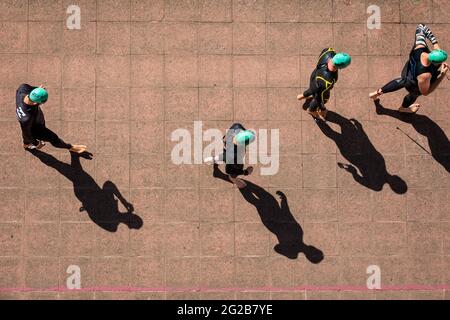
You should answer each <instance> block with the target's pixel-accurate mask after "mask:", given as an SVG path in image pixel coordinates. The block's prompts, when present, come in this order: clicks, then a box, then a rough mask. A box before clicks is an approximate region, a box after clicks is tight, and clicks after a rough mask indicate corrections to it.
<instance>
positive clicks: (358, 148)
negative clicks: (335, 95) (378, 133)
mask: <svg viewBox="0 0 450 320" xmlns="http://www.w3.org/2000/svg"><path fill="white" fill-rule="evenodd" d="M327 120H328V121H330V122H332V123H336V124H337V125H339V126H340V127H341V133H339V132H336V131H334V130H333V129H332V128H331V127H330V126H329V125H328V124H327V123H326V122H324V121H316V123H317V125H318V126H319V128H320V130H321V131H322V132H323V133H324V134H325V135H326V136H327V137H328V138H330V139H332V140H333V141H334V142H335V143H336V145H337V147H338V148H339V151H340V152H341V154H342V156H343V157H344V158H345V159H346V160H347V161H348V162H350V164H343V163H338V166H339V167H340V168H342V169H345V170H346V171H348V172H350V173H351V174H352V176H353V179H355V181H357V182H358V183H359V184H361V185H363V186H364V187H366V188H369V189H372V190H374V191H381V190H382V189H383V186H384V185H385V184H386V183H387V184H388V185H389V186H390V187H391V189H392V190H393V191H394V192H395V193H398V194H404V193H406V191H407V190H408V186H407V185H406V182H405V181H404V180H403V179H401V178H400V177H399V176H397V175H391V174H390V173H389V172H388V171H387V169H386V161H385V160H384V157H383V156H382V155H381V153H380V152H378V150H377V149H376V148H375V146H374V145H373V144H372V142H371V141H370V139H369V137H368V136H367V134H366V132H364V129H363V127H362V125H361V123H359V122H358V121H357V120H355V119H350V120H349V119H347V118H344V117H343V116H341V115H339V114H337V113H335V112H333V111H329V112H328V115H327ZM358 170H359V172H360V174H359V173H358Z"/></svg>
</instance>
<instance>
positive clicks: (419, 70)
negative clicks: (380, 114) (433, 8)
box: [370, 24, 448, 113]
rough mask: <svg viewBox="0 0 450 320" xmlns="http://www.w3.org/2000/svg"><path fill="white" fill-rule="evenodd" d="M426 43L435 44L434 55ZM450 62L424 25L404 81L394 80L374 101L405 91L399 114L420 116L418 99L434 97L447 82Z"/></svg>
mask: <svg viewBox="0 0 450 320" xmlns="http://www.w3.org/2000/svg"><path fill="white" fill-rule="evenodd" d="M426 39H428V40H429V41H431V43H432V44H433V51H430V49H429V48H428V45H427V42H426ZM446 59H447V53H446V52H445V51H443V50H441V49H440V47H439V44H438V41H437V39H436V37H435V36H434V34H433V33H432V32H431V30H430V29H429V28H428V27H427V26H426V25H424V24H419V25H417V27H416V35H415V41H414V46H413V48H412V50H411V52H410V54H409V60H408V62H407V63H406V64H405V66H404V67H403V70H402V75H401V78H397V79H394V80H392V81H390V82H389V83H387V84H386V85H385V86H383V87H382V88H380V89H378V90H377V91H375V92H372V93H371V94H370V98H372V99H373V100H375V101H376V100H378V99H379V97H380V96H381V95H382V94H384V93H389V92H394V91H397V90H400V89H402V88H405V89H406V90H408V92H409V93H408V95H406V96H405V98H404V99H403V103H402V106H401V107H400V108H399V109H398V111H400V112H405V113H416V112H417V111H418V110H419V108H420V104H419V103H415V102H416V100H417V98H418V97H419V96H421V95H424V96H427V95H429V94H430V93H432V92H433V91H434V90H435V89H436V88H437V87H438V86H439V84H440V83H441V81H442V80H443V79H444V77H445V75H446V73H447V71H448V64H446V63H444V61H445V60H446Z"/></svg>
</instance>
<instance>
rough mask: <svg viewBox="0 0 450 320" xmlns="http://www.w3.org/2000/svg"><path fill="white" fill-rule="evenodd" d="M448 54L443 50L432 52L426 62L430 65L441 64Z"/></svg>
mask: <svg viewBox="0 0 450 320" xmlns="http://www.w3.org/2000/svg"><path fill="white" fill-rule="evenodd" d="M447 57H448V54H447V52H445V51H444V50H433V51H431V52H430V54H429V55H428V60H430V61H431V63H442V62H444V61H445V60H447Z"/></svg>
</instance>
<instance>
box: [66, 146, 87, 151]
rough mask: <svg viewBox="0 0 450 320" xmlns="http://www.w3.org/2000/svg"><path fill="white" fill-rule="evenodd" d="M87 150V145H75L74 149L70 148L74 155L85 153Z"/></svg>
mask: <svg viewBox="0 0 450 320" xmlns="http://www.w3.org/2000/svg"><path fill="white" fill-rule="evenodd" d="M86 149H87V147H86V146H85V145H82V144H73V145H72V148H70V149H69V150H70V151H71V152H74V153H83V152H85V151H86Z"/></svg>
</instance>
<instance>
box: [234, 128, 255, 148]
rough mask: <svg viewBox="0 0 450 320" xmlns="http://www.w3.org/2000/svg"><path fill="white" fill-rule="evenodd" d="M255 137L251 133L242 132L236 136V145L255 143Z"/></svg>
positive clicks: (247, 131) (248, 131)
mask: <svg viewBox="0 0 450 320" xmlns="http://www.w3.org/2000/svg"><path fill="white" fill-rule="evenodd" d="M255 138H256V135H255V133H254V132H253V131H250V130H244V131H241V132H239V133H238V134H237V135H236V143H237V144H240V145H248V144H250V143H252V142H253V141H255Z"/></svg>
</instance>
